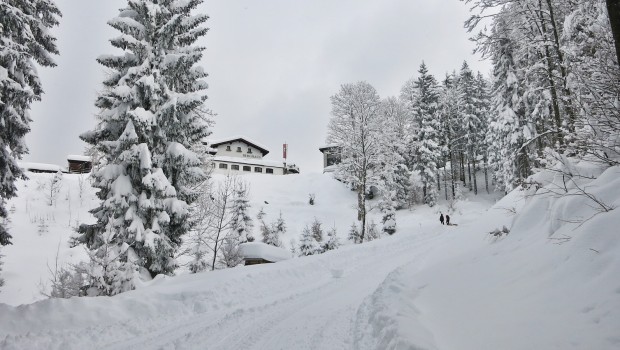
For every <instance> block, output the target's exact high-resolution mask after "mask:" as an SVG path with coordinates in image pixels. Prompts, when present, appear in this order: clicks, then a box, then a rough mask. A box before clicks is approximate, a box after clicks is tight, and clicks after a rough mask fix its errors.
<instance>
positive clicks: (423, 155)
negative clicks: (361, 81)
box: [401, 62, 441, 206]
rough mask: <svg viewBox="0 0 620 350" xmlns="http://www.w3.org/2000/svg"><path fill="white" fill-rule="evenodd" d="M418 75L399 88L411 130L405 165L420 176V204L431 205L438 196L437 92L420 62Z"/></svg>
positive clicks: (434, 82) (429, 75) (425, 68)
mask: <svg viewBox="0 0 620 350" xmlns="http://www.w3.org/2000/svg"><path fill="white" fill-rule="evenodd" d="M418 73H419V76H418V78H417V79H411V80H409V82H407V83H405V85H404V86H403V88H402V89H401V99H402V100H403V101H405V103H406V106H407V110H408V111H409V113H410V118H411V121H412V123H413V125H414V130H415V131H414V132H413V133H411V140H410V147H411V151H412V152H413V154H411V158H410V159H409V161H408V165H409V167H410V168H411V169H412V170H417V171H418V172H419V174H420V178H421V180H422V190H423V193H424V202H425V203H426V204H428V205H430V206H434V205H435V204H436V202H437V197H438V186H437V184H436V181H437V180H436V179H437V162H438V160H439V159H440V157H441V150H440V148H439V129H440V127H441V125H440V123H439V120H438V118H437V115H436V112H437V106H438V101H439V89H438V86H437V81H436V79H435V77H434V76H433V75H431V74H429V73H428V68H427V67H426V64H425V63H424V62H423V63H422V64H421V65H420V69H419V70H418Z"/></svg>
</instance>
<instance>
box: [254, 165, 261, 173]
mask: <svg viewBox="0 0 620 350" xmlns="http://www.w3.org/2000/svg"><path fill="white" fill-rule="evenodd" d="M254 172H255V173H262V172H263V168H261V167H258V166H255V167H254Z"/></svg>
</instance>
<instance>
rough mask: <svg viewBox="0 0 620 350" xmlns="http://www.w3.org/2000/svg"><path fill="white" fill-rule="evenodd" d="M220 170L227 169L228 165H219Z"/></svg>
mask: <svg viewBox="0 0 620 350" xmlns="http://www.w3.org/2000/svg"><path fill="white" fill-rule="evenodd" d="M220 169H228V164H224V163H220Z"/></svg>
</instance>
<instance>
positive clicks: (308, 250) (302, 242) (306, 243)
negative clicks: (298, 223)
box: [298, 225, 321, 256]
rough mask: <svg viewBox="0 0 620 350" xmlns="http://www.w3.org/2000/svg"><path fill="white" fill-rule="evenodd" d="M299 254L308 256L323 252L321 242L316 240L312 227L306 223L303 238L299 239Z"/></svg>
mask: <svg viewBox="0 0 620 350" xmlns="http://www.w3.org/2000/svg"><path fill="white" fill-rule="evenodd" d="M298 251H299V256H308V255H314V254H319V253H320V252H321V247H320V245H319V243H318V242H317V241H316V239H315V237H314V233H313V232H312V229H311V228H310V227H309V226H308V225H306V226H305V227H304V229H303V231H302V233H301V238H300V239H299V247H298Z"/></svg>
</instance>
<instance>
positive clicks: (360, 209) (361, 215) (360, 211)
mask: <svg viewBox="0 0 620 350" xmlns="http://www.w3.org/2000/svg"><path fill="white" fill-rule="evenodd" d="M357 220H359V221H360V222H361V223H362V230H361V232H360V243H363V242H364V234H365V233H366V185H365V184H364V183H362V184H361V185H359V186H358V187H357Z"/></svg>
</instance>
